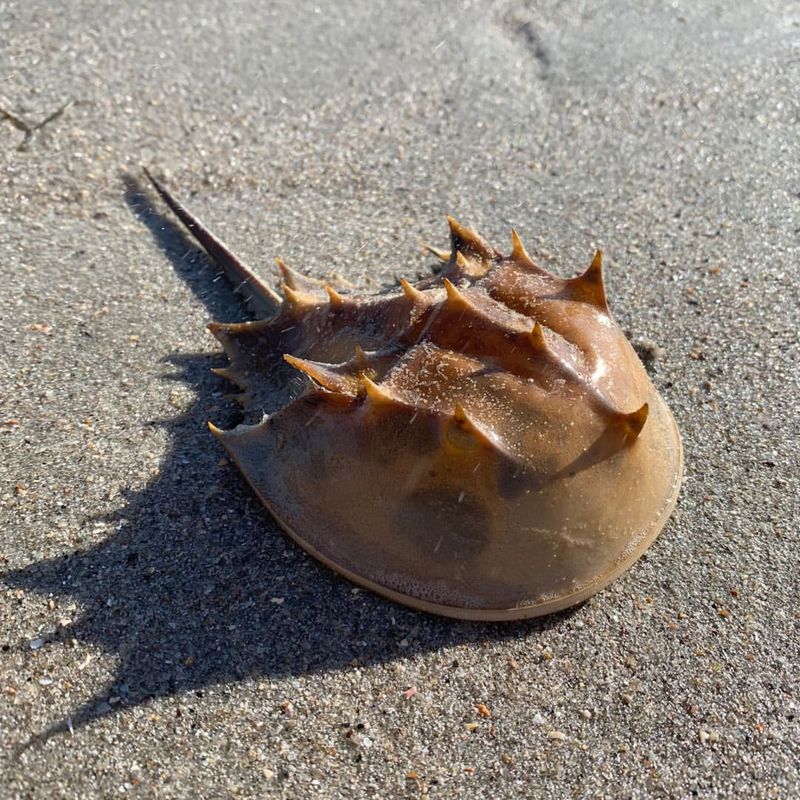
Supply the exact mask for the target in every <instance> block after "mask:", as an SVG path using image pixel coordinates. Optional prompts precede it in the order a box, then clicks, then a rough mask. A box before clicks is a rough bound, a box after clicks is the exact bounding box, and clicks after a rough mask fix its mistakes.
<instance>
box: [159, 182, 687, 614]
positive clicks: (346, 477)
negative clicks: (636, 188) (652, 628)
mask: <svg viewBox="0 0 800 800" xmlns="http://www.w3.org/2000/svg"><path fill="white" fill-rule="evenodd" d="M151 180H152V179H151ZM153 182H154V184H155V185H156V188H157V189H158V190H159V192H160V194H161V196H162V197H163V198H164V199H165V200H166V201H167V202H168V204H169V205H170V206H171V207H172V209H173V210H174V211H175V212H176V213H177V214H178V216H179V217H180V218H181V219H182V220H183V221H184V223H185V224H187V226H188V227H189V230H190V231H191V232H192V233H193V234H194V235H195V236H196V237H197V238H198V240H199V241H200V242H201V244H203V245H204V247H205V248H206V250H208V252H209V254H210V255H211V256H212V257H214V258H215V259H216V260H217V261H218V262H219V263H220V265H221V266H222V267H223V269H224V270H225V271H226V273H227V274H228V276H229V277H230V278H231V279H232V281H234V282H237V281H239V280H241V282H242V283H240V288H241V286H242V284H243V285H244V286H245V287H246V288H245V292H246V293H247V295H248V299H249V300H250V305H251V307H253V308H254V309H255V310H256V311H257V312H258V313H260V314H261V315H262V316H264V317H265V318H264V319H262V320H258V321H255V322H245V323H236V324H217V323H215V324H212V325H211V326H210V328H211V331H212V332H213V334H214V335H215V336H216V337H217V339H218V340H219V341H220V343H221V344H222V346H223V347H224V349H225V351H226V353H227V355H228V357H229V359H230V366H229V367H227V368H226V369H224V370H220V371H219V372H220V373H221V374H222V375H223V377H225V378H226V379H228V380H230V381H232V382H234V383H235V384H237V385H238V386H239V387H240V389H241V391H242V392H243V398H242V399H243V402H244V404H245V407H249V408H251V409H252V408H256V409H258V408H259V407H260V405H261V398H263V397H264V396H265V393H266V392H268V390H269V387H270V383H271V382H272V381H274V380H275V378H276V376H277V375H280V374H281V373H282V372H285V369H286V365H287V364H288V365H290V366H291V367H292V368H293V370H296V371H297V374H298V375H299V376H302V381H297V382H296V383H297V386H298V390H297V392H296V393H295V396H294V398H293V399H292V400H291V401H290V402H289V403H288V404H287V405H286V406H285V407H283V408H282V409H280V410H278V411H276V412H273V413H271V414H269V415H265V416H264V417H263V419H261V421H260V422H258V423H257V424H254V425H244V424H242V425H239V426H238V427H236V428H234V429H233V430H230V431H221V430H219V429H216V428H214V427H213V426H212V431H213V432H214V434H215V435H216V436H217V438H218V439H219V440H220V442H221V443H222V445H223V447H224V448H225V450H226V451H227V452H228V454H229V455H230V457H231V458H232V460H233V461H234V462H235V463H236V464H237V465H238V467H239V469H240V470H241V472H242V474H243V475H244V477H245V478H246V479H247V480H248V482H249V483H250V485H251V486H252V487H253V489H254V491H255V492H256V493H257V495H258V496H259V498H261V500H262V501H263V502H264V504H265V505H266V506H267V507H268V508H269V509H270V511H271V512H272V513H273V514H274V516H275V518H276V519H277V520H278V521H279V522H280V524H281V525H282V526H283V528H284V529H285V530H286V531H287V532H288V533H289V535H290V536H291V537H292V538H293V539H295V540H296V541H297V542H298V543H299V544H300V545H301V546H302V547H303V548H305V549H306V550H307V551H308V552H309V553H310V554H311V555H313V556H314V557H316V558H318V559H319V560H320V561H322V562H324V563H325V564H327V565H329V566H330V567H332V568H333V569H334V570H336V571H337V572H338V573H340V574H342V575H345V576H346V577H348V578H350V579H351V580H353V581H354V582H356V583H358V584H360V585H362V586H365V587H368V588H370V589H372V590H374V591H376V592H378V593H379V594H382V595H384V596H386V597H389V598H391V599H392V600H395V601H397V602H400V603H404V604H406V605H409V606H412V607H415V608H419V609H423V610H425V611H430V612H434V613H438V614H444V615H447V616H453V617H460V618H465V619H482V620H506V619H507V620H511V619H521V618H525V617H532V616H538V615H541V614H546V613H550V612H552V611H556V610H559V609H562V608H565V607H567V606H570V605H572V604H574V603H577V602H580V601H581V600H583V599H585V598H587V597H589V596H590V595H592V594H593V593H595V592H596V591H598V590H599V589H601V588H602V587H603V586H605V585H607V584H608V583H609V582H610V581H611V580H613V579H614V578H615V577H616V576H617V575H619V574H620V573H621V572H623V571H624V570H625V569H627V568H628V567H629V566H630V565H631V564H632V563H633V562H634V561H636V559H637V558H638V557H639V556H640V555H641V554H642V552H643V551H644V550H645V549H646V548H647V546H648V545H649V544H650V543H651V542H652V541H653V539H654V538H655V537H656V536H657V535H658V533H659V532H660V530H661V528H662V527H663V525H664V523H665V522H666V520H667V519H668V517H669V515H670V512H671V511H672V508H673V506H674V504H675V502H676V499H677V494H678V490H679V486H680V479H681V473H682V451H681V442H680V436H679V433H678V430H677V427H676V425H675V422H674V420H673V418H672V415H671V413H670V411H669V409H668V408H667V406H666V405H665V403H664V401H663V400H662V399H661V397H660V396H659V395H658V393H657V392H656V390H655V388H654V387H653V385H652V383H651V382H650V379H649V377H648V375H647V373H646V371H645V369H644V368H643V366H642V364H641V362H640V360H639V358H638V357H637V355H636V353H635V352H634V350H633V349H632V347H631V345H630V344H629V343H628V341H627V340H626V338H625V336H624V334H623V333H622V331H621V330H620V328H619V326H618V325H617V324H616V323H615V322H614V320H613V318H612V316H611V314H610V312H609V309H608V305H607V302H606V295H605V289H604V285H603V277H602V266H601V256H600V253H599V252H598V253H597V254H596V255H595V257H594V260H593V261H592V262H591V265H590V266H589V268H588V269H587V270H586V271H585V272H584V273H583V274H582V275H580V276H579V277H576V278H569V279H564V278H560V277H557V276H555V275H553V274H551V273H550V272H548V271H546V270H545V269H543V268H541V267H539V266H538V265H536V264H535V263H534V261H533V260H532V259H531V258H530V257H529V256H528V254H527V253H526V252H525V249H524V247H523V246H522V243H521V242H520V240H519V238H518V237H517V236H516V234H513V235H512V249H511V252H510V254H509V255H502V254H501V253H500V252H499V251H497V250H495V249H494V248H493V247H492V246H490V245H489V244H488V243H487V242H486V241H485V240H484V239H483V238H481V237H480V236H479V235H478V234H477V233H475V232H473V231H471V230H469V229H466V228H464V227H462V226H461V225H459V224H458V223H457V222H455V221H454V220H450V238H451V249H450V252H449V253H448V254H439V255H440V257H441V259H442V266H441V271H440V273H439V274H438V275H435V276H434V277H432V278H429V279H426V280H424V281H421V282H418V283H416V284H410V283H408V282H406V281H402V282H401V285H400V287H398V288H397V289H396V290H389V291H386V292H383V293H379V294H375V295H360V294H351V293H347V292H346V291H345V290H344V289H342V288H341V287H336V286H333V285H329V284H322V283H321V282H318V281H314V280H311V279H309V278H306V277H304V276H301V275H299V274H298V273H295V272H294V271H292V270H291V269H289V268H288V267H287V266H286V265H285V264H283V263H282V262H278V266H279V269H280V271H281V274H282V277H283V284H282V296H281V297H279V296H278V295H276V293H275V292H273V291H272V289H271V288H269V287H268V286H267V285H266V284H265V283H264V282H263V281H261V280H260V279H258V278H257V277H256V276H255V275H253V274H252V273H251V272H250V271H249V270H247V268H246V267H244V265H242V264H241V262H239V261H238V259H236V258H235V257H234V256H233V255H232V254H231V253H230V252H229V251H228V250H227V248H226V247H225V246H224V245H223V244H222V243H221V242H219V240H217V239H216V238H215V237H213V235H212V234H210V232H208V231H207V229H205V228H204V227H203V226H202V225H201V224H200V223H199V222H198V221H197V220H196V219H195V218H194V217H192V216H191V215H190V214H189V212H187V211H186V209H185V208H184V207H183V206H181V205H180V204H179V203H178V201H176V200H175V199H174V198H173V197H171V196H170V195H169V193H167V192H166V190H165V189H164V188H163V187H162V186H161V185H160V184H158V183H157V182H156V181H153ZM204 237H205V239H204Z"/></svg>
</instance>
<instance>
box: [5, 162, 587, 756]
mask: <svg viewBox="0 0 800 800" xmlns="http://www.w3.org/2000/svg"><path fill="white" fill-rule="evenodd" d="M123 180H124V182H125V186H126V193H125V200H126V202H127V204H128V206H129V208H130V210H131V212H132V213H134V214H135V215H136V216H137V218H138V219H139V220H140V221H141V223H142V225H143V226H144V227H145V228H146V229H147V230H148V231H149V232H150V234H151V235H152V236H153V238H154V239H155V241H156V242H157V244H158V245H159V247H160V248H161V249H162V250H163V252H164V253H165V255H166V256H167V258H168V259H169V260H170V262H171V264H172V266H173V268H174V269H175V271H176V272H177V274H178V275H179V276H180V277H181V278H182V279H183V280H184V281H185V282H186V284H187V285H188V286H189V287H190V288H191V289H192V291H193V292H194V293H195V294H196V295H197V297H198V298H200V299H201V300H202V302H203V303H204V304H205V306H206V307H207V309H208V310H209V312H210V314H211V315H213V317H214V318H216V319H223V320H231V319H241V318H242V316H243V314H242V311H241V306H240V305H239V303H238V301H236V300H235V299H234V295H233V294H232V293H231V292H230V291H229V289H228V287H227V284H225V282H224V281H223V280H217V279H216V278H215V272H214V270H213V268H211V267H210V262H209V261H208V259H207V257H206V256H205V254H203V253H201V251H199V250H197V249H196V247H195V246H194V245H193V244H192V243H191V241H190V240H189V239H187V238H186V236H185V235H184V233H183V231H182V230H181V229H180V228H178V227H177V225H176V224H174V223H173V222H172V221H171V218H168V217H166V216H164V215H163V214H162V213H161V212H160V211H159V210H158V209H157V208H155V207H154V206H153V205H152V203H151V201H150V199H149V197H148V195H147V194H145V193H144V192H143V191H142V189H141V187H140V185H139V184H138V183H137V182H135V181H134V180H133V179H131V178H128V177H125V178H124V179H123ZM187 253H189V254H190V256H189V257H187ZM165 361H166V362H167V363H169V364H172V365H174V366H175V367H176V368H177V373H176V374H175V375H174V376H173V377H174V378H175V379H176V380H180V381H184V382H185V383H186V384H187V385H189V386H191V387H192V389H193V391H194V393H195V395H196V398H197V399H196V402H195V403H194V405H193V406H192V408H190V409H189V410H188V411H187V412H186V413H184V414H182V415H181V416H180V417H179V418H177V419H174V420H167V421H157V422H155V423H153V424H157V425H165V426H166V428H167V429H168V431H169V434H170V440H171V447H170V449H169V451H168V452H167V454H166V456H165V458H164V463H163V466H162V468H161V470H160V474H159V476H158V477H157V478H156V479H154V480H153V481H152V482H151V483H150V484H149V485H148V486H147V487H146V488H144V489H143V490H141V491H139V492H136V493H132V494H131V495H130V496H129V497H128V498H127V505H126V507H125V508H124V509H123V510H122V512H120V513H119V514H118V515H116V517H115V518H113V519H111V520H108V522H110V523H111V525H112V526H113V528H114V530H115V532H114V533H113V534H112V535H110V536H109V537H108V538H107V539H106V540H105V541H104V542H103V543H102V544H100V545H98V546H97V547H94V548H93V549H90V550H86V551H81V552H78V553H75V554H74V555H66V556H63V557H61V558H57V559H52V560H48V561H41V562H39V563H36V564H32V565H31V566H29V567H26V568H24V569H21V570H17V571H13V572H8V573H6V574H5V575H3V576H2V579H3V581H4V582H5V583H6V584H8V585H10V586H12V587H20V588H23V589H26V590H29V591H33V592H38V593H40V594H44V595H50V594H52V595H54V596H69V597H71V598H72V599H74V601H76V602H77V603H78V604H79V607H80V608H81V609H82V614H81V616H80V617H79V618H78V619H77V620H76V621H75V623H74V624H73V625H71V626H70V627H69V628H65V629H60V630H58V631H56V632H54V633H53V634H52V635H51V636H50V637H48V639H47V641H46V643H45V644H44V646H45V647H62V646H65V644H64V643H66V642H67V641H68V640H70V639H73V638H74V639H77V640H78V641H81V642H88V643H92V644H94V645H96V646H98V647H100V648H102V649H103V650H105V651H107V652H111V653H114V654H116V655H117V657H118V658H119V668H118V672H117V675H116V679H115V681H113V682H112V683H111V684H109V685H105V686H99V687H97V690H96V692H95V694H94V696H93V697H91V698H89V699H87V700H86V702H85V703H84V704H83V705H82V706H81V707H80V708H78V709H76V710H75V711H74V713H72V715H71V716H70V718H69V720H67V719H64V720H63V721H59V722H56V723H55V724H54V725H53V726H52V727H51V728H50V729H48V730H47V731H45V732H43V733H41V734H39V735H37V736H35V737H33V738H32V739H31V740H29V741H28V742H27V743H26V744H25V745H23V748H22V749H25V748H27V747H30V746H32V745H35V744H36V743H37V742H41V741H43V740H46V739H49V738H50V737H52V736H53V735H56V734H58V733H60V732H62V731H65V730H66V729H67V728H68V727H70V726H71V727H72V728H73V729H75V728H78V727H80V726H82V725H86V724H87V723H89V722H91V721H92V720H94V719H97V718H99V717H102V716H105V715H107V714H111V713H114V710H115V709H118V708H123V707H126V706H131V705H136V704H139V703H143V702H145V701H147V700H148V699H149V698H153V697H158V696H164V695H171V694H175V693H182V692H187V691H190V690H193V691H200V690H202V688H203V687H205V686H207V685H213V684H219V683H226V682H229V681H236V680H240V679H242V678H244V677H246V676H267V677H282V676H289V675H301V674H307V673H312V672H315V671H325V670H339V669H348V668H350V665H351V664H353V663H354V662H356V661H357V663H358V664H360V665H370V664H375V663H380V662H385V661H389V660H391V659H393V658H395V657H400V656H402V657H403V658H407V657H409V655H413V654H414V653H421V652H427V651H432V650H436V649H438V648H441V647H445V646H449V645H453V644H461V643H465V642H475V641H481V640H485V639H494V640H497V639H510V638H518V637H524V636H528V635H531V634H536V633H537V632H540V631H542V630H544V629H546V628H548V627H550V626H553V625H554V624H557V623H558V622H559V621H561V620H563V619H564V617H565V616H568V615H569V614H570V613H571V612H562V613H561V614H557V615H552V616H550V617H546V618H544V619H543V620H542V619H539V620H532V621H527V622H521V623H506V624H499V625H498V624H477V623H467V622H458V621H454V620H447V619H440V618H437V617H433V616H429V615H427V614H422V613H417V612H414V611H411V610H408V609H405V608H402V607H400V606H397V605H395V604H393V603H391V602H389V601H386V600H383V599H381V598H379V597H376V596H374V595H372V594H371V593H369V592H366V591H357V590H356V591H354V589H353V586H352V585H351V584H350V583H348V582H346V581H344V580H342V579H340V578H338V577H337V576H335V575H334V574H333V573H332V572H330V571H329V570H327V569H325V568H323V567H321V566H318V565H317V564H316V563H315V562H314V561H313V560H312V559H311V558H310V557H308V556H306V555H305V554H304V553H303V552H302V551H301V550H300V548H298V547H297V546H295V545H294V544H293V543H292V542H291V541H290V540H289V539H288V537H286V536H284V535H283V533H282V532H281V531H280V529H279V528H278V526H277V524H276V523H275V522H274V520H273V519H272V518H271V517H270V515H269V513H268V512H267V511H266V510H265V509H264V508H263V507H262V506H261V505H260V503H259V502H258V501H257V499H256V498H255V497H254V496H253V495H252V494H251V492H250V491H249V489H248V488H247V486H246V484H245V481H244V479H243V478H241V477H240V476H239V474H238V473H237V472H236V471H235V469H233V467H231V466H225V465H222V464H221V463H220V461H221V459H222V456H223V452H222V450H221V448H220V447H219V446H218V445H217V444H216V443H215V442H214V441H213V439H212V437H211V436H210V435H209V433H208V430H207V428H206V424H205V423H206V420H207V419H208V418H209V416H215V417H216V418H217V419H220V418H222V421H223V422H225V421H226V420H225V419H224V417H225V415H226V414H227V415H228V416H229V419H228V422H229V423H231V424H232V423H233V421H234V419H233V411H232V404H230V405H228V404H224V407H220V406H219V405H218V404H219V402H220V396H221V392H222V390H223V389H222V382H221V379H220V378H217V377H216V376H214V375H212V374H211V373H210V372H209V367H211V366H222V365H223V364H224V358H223V357H222V356H221V355H220V356H219V357H218V358H217V359H209V357H208V356H207V355H178V356H172V357H169V358H167V359H165ZM276 391H277V394H280V387H276ZM401 640H405V641H404V642H403V646H402V647H401V645H400V642H401ZM19 646H20V647H25V648H27V646H28V645H27V642H26V643H20V645H19ZM110 695H114V696H116V697H119V698H120V702H119V703H116V704H115V705H114V706H111V705H109V703H108V702H107V701H108V698H109V696H110Z"/></svg>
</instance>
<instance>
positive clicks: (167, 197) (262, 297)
mask: <svg viewBox="0 0 800 800" xmlns="http://www.w3.org/2000/svg"><path fill="white" fill-rule="evenodd" d="M142 169H143V171H144V174H145V175H146V176H147V179H148V180H149V181H150V183H152V184H153V186H154V187H155V190H156V191H157V192H158V194H159V195H160V196H161V199H162V200H163V201H164V202H165V203H166V204H167V205H168V206H169V207H170V208H171V209H172V211H173V213H174V214H175V216H176V217H177V218H178V219H179V220H180V221H181V222H182V223H183V224H184V226H185V227H186V230H188V231H189V233H190V234H191V235H192V236H193V237H194V238H195V239H196V240H197V241H198V242H199V243H200V244H201V245H202V246H203V249H204V250H205V251H206V253H208V255H209V256H211V258H212V259H213V260H214V261H215V262H216V264H217V265H218V266H219V267H220V269H222V271H223V273H224V274H225V277H226V278H227V279H228V281H230V284H231V285H232V286H233V287H234V291H235V292H237V293H238V294H240V295H241V296H242V297H243V298H244V301H245V304H246V305H247V307H248V308H249V309H250V310H251V311H252V312H253V313H254V314H255V315H256V316H257V317H260V318H266V317H272V316H274V315H275V314H276V312H277V311H278V308H279V307H280V305H281V298H280V297H279V295H278V294H277V293H276V292H274V291H273V290H272V289H271V288H270V287H269V286H267V284H266V283H264V281H262V280H261V278H259V277H258V276H257V275H256V274H255V273H254V272H253V271H252V270H251V269H250V268H249V267H248V266H247V265H246V264H245V263H244V262H243V261H241V259H239V258H237V256H235V255H234V254H233V253H232V252H231V251H230V250H229V249H228V247H227V245H226V244H225V243H224V242H222V241H221V240H220V239H218V238H217V237H216V236H215V235H214V234H213V233H211V231H210V230H209V229H208V228H207V227H206V226H205V225H204V224H203V223H202V222H200V220H199V219H197V217H195V216H194V215H193V214H192V213H191V212H190V211H189V210H188V209H187V208H186V207H185V206H184V205H183V204H182V203H181V202H180V201H179V200H177V199H176V198H175V197H173V196H172V195H171V194H170V193H169V192H168V191H167V190H166V189H165V188H164V186H163V185H162V184H161V183H160V182H159V181H157V180H156V179H155V178H154V177H153V176H152V175H151V174H150V172H149V170H148V169H147V168H146V167H142Z"/></svg>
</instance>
